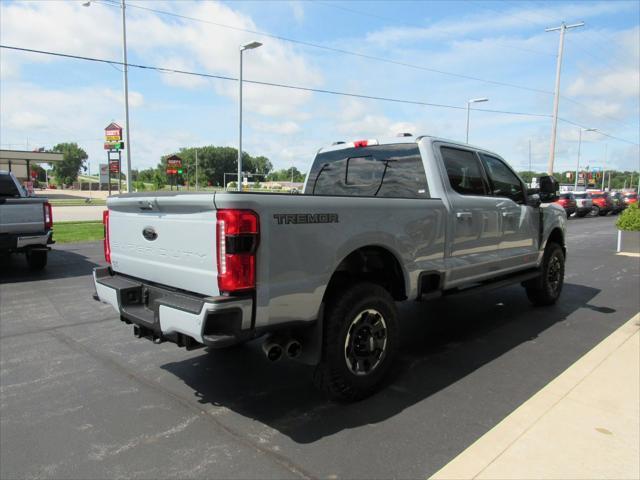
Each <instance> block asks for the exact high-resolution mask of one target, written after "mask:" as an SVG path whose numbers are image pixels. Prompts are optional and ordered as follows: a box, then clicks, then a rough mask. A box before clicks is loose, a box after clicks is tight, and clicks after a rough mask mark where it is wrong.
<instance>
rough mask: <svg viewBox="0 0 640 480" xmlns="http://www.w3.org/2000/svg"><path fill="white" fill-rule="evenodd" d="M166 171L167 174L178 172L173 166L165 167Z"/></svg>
mask: <svg viewBox="0 0 640 480" xmlns="http://www.w3.org/2000/svg"><path fill="white" fill-rule="evenodd" d="M167 173H168V174H169V175H175V174H176V173H178V170H175V169H173V168H167Z"/></svg>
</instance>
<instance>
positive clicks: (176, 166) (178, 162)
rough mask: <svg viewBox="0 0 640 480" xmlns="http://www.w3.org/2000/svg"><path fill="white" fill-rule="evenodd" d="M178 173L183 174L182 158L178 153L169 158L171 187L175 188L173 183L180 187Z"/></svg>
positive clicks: (168, 171) (168, 170)
mask: <svg viewBox="0 0 640 480" xmlns="http://www.w3.org/2000/svg"><path fill="white" fill-rule="evenodd" d="M178 174H182V159H181V158H180V157H179V156H177V155H171V156H170V157H169V158H167V175H169V188H170V189H171V190H173V184H174V183H175V184H176V190H177V189H178Z"/></svg>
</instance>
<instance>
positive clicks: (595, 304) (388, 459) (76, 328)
mask: <svg viewBox="0 0 640 480" xmlns="http://www.w3.org/2000/svg"><path fill="white" fill-rule="evenodd" d="M614 222H615V218H611V217H604V218H594V219H591V218H585V219H572V220H570V221H569V227H568V248H569V254H568V261H567V273H566V283H565V289H564V291H563V294H562V298H561V300H560V302H559V303H558V304H557V305H556V306H553V307H546V308H534V307H532V306H531V305H530V304H529V303H528V301H527V299H526V296H525V294H524V290H523V289H522V288H521V287H519V286H512V287H509V288H506V289H503V290H496V291H491V292H485V293H483V294H481V295H476V296H467V297H464V298H455V297H451V298H448V299H443V300H437V301H434V302H431V303H425V304H419V303H415V302H406V303H404V304H401V305H400V307H399V308H400V320H401V325H402V329H403V330H402V338H403V344H402V354H401V356H400V361H399V362H398V363H397V365H396V368H395V370H394V372H393V375H392V376H391V378H390V380H389V382H388V385H387V387H386V388H385V389H384V390H383V391H381V392H380V393H378V394H377V395H375V396H373V397H371V398H369V399H367V400H364V401H362V402H359V403H356V404H352V405H341V404H336V403H331V402H328V401H326V400H325V399H323V398H322V397H321V396H319V394H318V393H317V392H316V391H315V389H314V388H313V387H312V384H311V369H310V368H309V367H306V366H304V365H300V364H297V363H293V362H290V361H282V362H279V363H276V364H270V363H268V362H267V361H266V360H265V358H264V355H263V354H262V352H261V350H260V347H259V343H257V342H253V343H251V344H249V345H245V346H242V347H238V348H233V349H229V350H220V351H206V350H203V349H201V350H195V351H191V352H187V351H185V350H183V349H179V348H178V347H176V346H174V345H172V344H161V345H154V344H153V343H151V342H149V341H147V340H139V339H136V338H135V337H134V336H133V334H132V329H131V327H130V326H126V325H124V324H123V323H121V322H120V321H119V320H118V318H117V316H116V315H115V312H114V311H113V310H112V309H111V307H109V306H106V305H103V304H100V303H98V302H95V301H94V300H93V299H92V298H91V295H92V293H93V286H92V282H91V276H90V274H91V268H92V267H93V266H94V265H99V264H102V263H103V262H102V246H101V244H100V243H90V244H72V245H65V246H56V247H55V248H54V251H53V252H52V254H51V256H50V264H49V266H48V267H47V269H46V271H45V272H42V273H38V274H34V273H30V272H29V271H28V270H27V269H26V264H25V262H24V260H23V259H22V258H19V257H16V258H13V259H11V260H10V261H9V262H5V263H2V264H0V417H1V418H0V422H1V423H0V441H1V444H2V448H1V449H0V477H2V478H3V479H4V478H18V477H19V478H24V477H45V478H107V477H108V478H111V477H124V476H126V477H132V478H165V477H170V476H173V477H177V476H179V477H216V478H326V477H328V478H389V477H394V478H425V477H427V476H429V475H430V474H432V473H434V472H436V471H437V470H438V469H439V468H441V467H442V466H443V465H445V464H446V463H448V462H449V461H450V460H451V459H452V458H454V457H455V456H456V455H458V454H459V453H460V452H461V451H463V450H464V449H465V448H466V447H468V446H469V445H470V444H471V443H472V442H474V441H475V440H477V439H478V438H479V437H481V436H482V435H483V434H484V433H486V432H487V431H488V430H490V429H491V428H492V427H494V426H495V425H496V424H497V423H498V422H500V421H501V420H502V419H503V418H505V417H506V416H507V415H508V414H509V413H511V412H512V411H513V410H515V409H516V408H517V407H518V406H519V405H520V404H522V403H523V402H524V401H526V400H527V399H528V398H530V397H531V396H532V395H534V394H535V393H536V392H537V391H539V390H540V389H541V388H543V387H544V386H545V385H546V384H548V383H549V382H550V381H551V380H553V379H554V378H555V377H556V376H558V375H559V374H560V373H561V372H562V371H564V370H565V369H566V368H567V367H569V366H570V365H571V364H572V363H573V362H575V361H576V360H577V359H578V358H580V357H581V356H582V355H584V354H585V353H586V352H588V351H589V350H590V349H591V348H593V347H594V346H595V345H596V344H597V343H599V342H600V341H601V340H602V339H604V338H605V337H607V336H608V335H609V334H610V333H611V332H613V331H614V330H615V329H616V328H618V327H619V326H620V325H622V324H623V323H624V322H626V321H627V320H629V318H631V317H632V316H633V315H634V314H635V313H637V312H638V310H639V308H640V305H639V302H640V300H639V298H638V291H639V290H640V260H639V259H638V258H630V257H623V256H618V255H615V247H616V231H615V227H614Z"/></svg>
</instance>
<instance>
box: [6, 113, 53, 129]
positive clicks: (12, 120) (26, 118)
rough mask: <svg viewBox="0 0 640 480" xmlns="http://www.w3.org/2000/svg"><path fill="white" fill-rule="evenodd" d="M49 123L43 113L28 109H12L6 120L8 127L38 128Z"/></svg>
mask: <svg viewBox="0 0 640 480" xmlns="http://www.w3.org/2000/svg"><path fill="white" fill-rule="evenodd" d="M3 123H4V122H3ZM50 124H51V123H50V121H49V119H48V118H47V117H46V116H45V115H42V114H41V113H35V112H29V111H14V112H12V113H10V114H9V115H8V120H7V121H6V126H7V127H8V128H16V129H24V130H39V129H43V128H45V127H47V125H50Z"/></svg>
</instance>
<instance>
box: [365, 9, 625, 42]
mask: <svg viewBox="0 0 640 480" xmlns="http://www.w3.org/2000/svg"><path fill="white" fill-rule="evenodd" d="M484 8H486V9H487V10H489V11H487V12H486V13H485V12H483V13H480V14H472V15H469V16H467V17H463V18H455V20H454V21H450V20H447V21H440V22H432V23H431V24H429V25H426V26H424V27H412V26H407V25H402V26H391V27H384V28H382V29H380V30H377V31H374V32H371V33H369V34H368V35H367V40H368V41H369V42H371V43H374V44H376V45H379V46H392V45H394V44H395V45H397V44H399V43H407V42H421V41H433V40H446V39H454V40H455V39H459V38H464V37H465V36H469V35H473V34H482V35H487V34H488V33H491V34H493V35H495V34H496V32H504V31H512V30H521V29H522V26H523V24H532V23H533V24H536V25H540V26H555V25H551V24H550V22H551V23H554V20H553V19H558V20H557V21H558V22H561V21H564V20H565V19H566V18H574V17H575V15H576V5H575V4H560V5H559V4H555V5H553V6H552V7H541V6H539V5H537V6H535V7H533V6H531V7H528V6H527V7H525V8H520V7H517V8H503V7H502V6H497V7H496V8H495V9H494V8H491V7H489V6H487V5H485V6H484ZM634 8H635V6H634V5H633V2H598V3H584V2H583V3H581V4H580V8H579V14H580V18H582V19H586V18H591V17H598V16H601V15H605V14H610V13H616V12H620V11H626V10H633V9H634Z"/></svg>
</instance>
